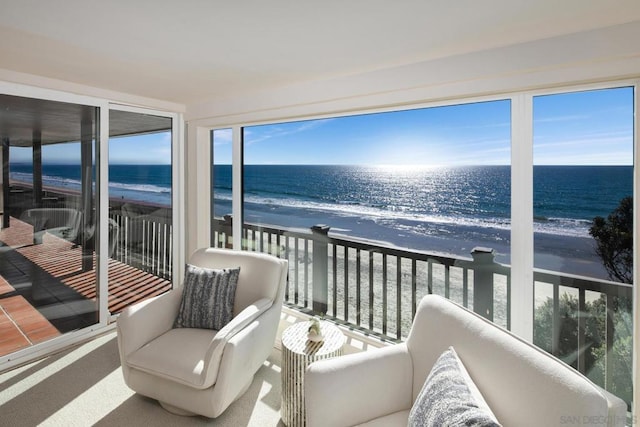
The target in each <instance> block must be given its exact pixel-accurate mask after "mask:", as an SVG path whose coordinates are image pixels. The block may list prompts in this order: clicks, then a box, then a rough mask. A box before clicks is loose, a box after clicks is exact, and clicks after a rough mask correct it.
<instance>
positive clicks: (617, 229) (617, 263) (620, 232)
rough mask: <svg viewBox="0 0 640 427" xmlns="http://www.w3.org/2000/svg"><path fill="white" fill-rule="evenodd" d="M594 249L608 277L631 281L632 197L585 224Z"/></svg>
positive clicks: (626, 281) (624, 199) (624, 281)
mask: <svg viewBox="0 0 640 427" xmlns="http://www.w3.org/2000/svg"><path fill="white" fill-rule="evenodd" d="M589 234H591V236H592V237H593V238H594V239H595V241H596V253H597V254H598V256H599V257H600V258H601V259H602V262H603V264H604V268H605V269H606V270H607V273H608V274H609V277H610V278H611V279H612V280H617V281H620V282H622V283H633V198H632V197H625V198H623V199H622V200H620V204H619V205H618V207H617V208H616V209H614V210H613V212H611V213H610V214H609V216H608V217H607V218H606V219H605V218H603V217H601V216H597V217H595V218H594V219H593V223H592V225H591V227H590V228H589Z"/></svg>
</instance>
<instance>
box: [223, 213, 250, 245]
mask: <svg viewBox="0 0 640 427" xmlns="http://www.w3.org/2000/svg"><path fill="white" fill-rule="evenodd" d="M222 218H223V219H224V225H223V228H222V230H220V231H223V232H224V248H226V249H232V248H233V235H232V230H233V216H231V215H229V214H227V215H224V216H223V217H222ZM247 245H248V243H247Z"/></svg>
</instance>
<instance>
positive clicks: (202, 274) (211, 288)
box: [173, 264, 240, 331]
mask: <svg viewBox="0 0 640 427" xmlns="http://www.w3.org/2000/svg"><path fill="white" fill-rule="evenodd" d="M239 274H240V267H238V268H225V269H221V270H217V269H210V268H204V267H196V266H194V265H190V264H187V270H186V273H185V277H184V288H183V290H182V301H180V308H179V310H178V316H177V317H176V320H175V321H174V323H173V327H174V328H200V329H214V330H216V331H219V330H220V329H222V327H223V326H224V325H226V324H227V323H229V322H230V321H231V319H233V303H234V301H235V296H236V286H237V284H238V276H239Z"/></svg>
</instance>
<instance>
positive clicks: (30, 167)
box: [0, 95, 99, 355]
mask: <svg viewBox="0 0 640 427" xmlns="http://www.w3.org/2000/svg"><path fill="white" fill-rule="evenodd" d="M0 109H1V110H2V129H0V132H1V135H0V138H1V140H2V155H1V157H2V168H1V169H2V178H1V179H0V181H1V183H2V198H1V199H0V201H1V205H0V206H1V207H0V211H1V212H2V224H1V227H0V228H1V229H0V306H1V307H2V310H0V317H1V318H2V319H1V320H0V321H2V322H3V323H4V324H5V325H8V327H9V330H7V331H4V332H3V340H2V343H0V354H3V355H4V354H8V353H11V352H13V351H16V350H20V349H22V348H25V347H29V346H31V345H33V344H38V343H41V342H43V341H46V340H49V339H53V338H55V337H57V336H60V335H62V334H65V333H68V332H71V331H75V330H78V329H82V328H85V327H88V326H91V325H93V324H95V323H97V321H98V307H97V300H96V288H97V274H96V264H95V250H94V249H95V247H94V242H93V238H92V230H94V228H95V221H96V206H97V199H96V193H95V184H96V182H95V170H96V168H95V156H96V150H97V140H96V138H97V132H96V129H98V117H99V114H98V112H99V109H98V108H96V107H92V106H86V105H78V104H71V103H63V102H55V101H46V100H39V99H32V98H23V97H17V96H9V95H0Z"/></svg>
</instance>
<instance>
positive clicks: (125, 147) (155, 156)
mask: <svg viewBox="0 0 640 427" xmlns="http://www.w3.org/2000/svg"><path fill="white" fill-rule="evenodd" d="M11 161H12V162H31V161H32V152H31V149H30V148H20V147H12V148H11ZM42 162H43V163H58V164H79V163H80V144H79V143H77V142H75V143H69V144H55V145H45V146H43V147H42ZM109 163H111V164H170V163H171V133H170V132H162V133H155V134H146V135H140V136H130V137H119V138H111V139H110V140H109Z"/></svg>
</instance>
